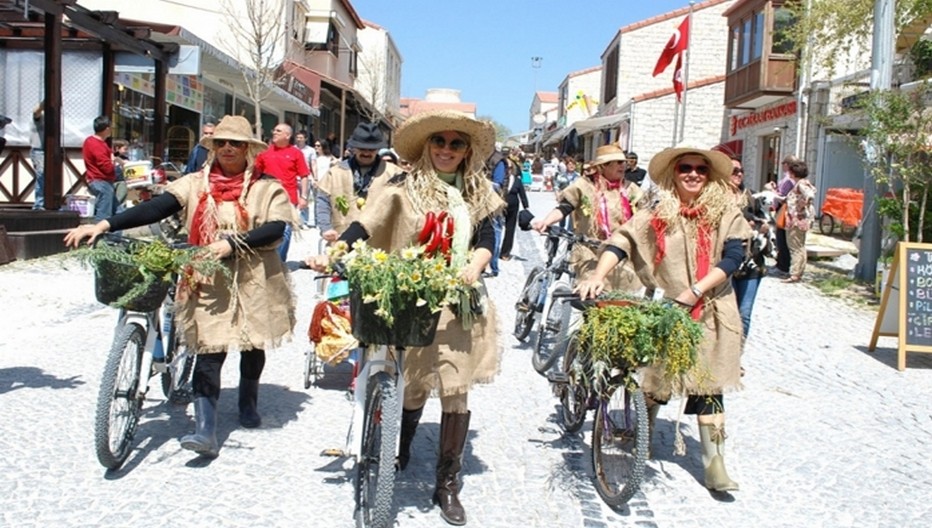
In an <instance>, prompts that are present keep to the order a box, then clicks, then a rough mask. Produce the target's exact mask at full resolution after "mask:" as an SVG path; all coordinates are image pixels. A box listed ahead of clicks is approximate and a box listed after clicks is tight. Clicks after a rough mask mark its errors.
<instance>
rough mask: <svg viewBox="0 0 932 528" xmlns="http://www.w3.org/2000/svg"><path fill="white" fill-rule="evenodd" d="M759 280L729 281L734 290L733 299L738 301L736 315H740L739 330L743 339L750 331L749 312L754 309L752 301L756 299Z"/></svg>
mask: <svg viewBox="0 0 932 528" xmlns="http://www.w3.org/2000/svg"><path fill="white" fill-rule="evenodd" d="M760 279H761V278H760V277H745V278H742V279H732V280H731V284H732V287H733V288H734V289H735V299H737V301H738V313H740V314H741V328H742V329H743V331H744V338H745V339H747V337H748V332H749V331H750V329H751V311H752V310H753V309H754V299H755V298H756V297H757V288H758V287H759V286H760Z"/></svg>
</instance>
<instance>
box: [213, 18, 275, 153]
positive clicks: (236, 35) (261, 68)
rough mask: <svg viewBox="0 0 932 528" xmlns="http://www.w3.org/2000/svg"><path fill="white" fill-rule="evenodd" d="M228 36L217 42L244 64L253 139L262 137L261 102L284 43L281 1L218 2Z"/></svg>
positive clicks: (272, 82) (266, 95) (269, 87)
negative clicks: (253, 118)
mask: <svg viewBox="0 0 932 528" xmlns="http://www.w3.org/2000/svg"><path fill="white" fill-rule="evenodd" d="M220 5H221V8H222V10H223V14H224V17H225V18H226V20H227V21H228V22H229V23H228V24H227V26H226V29H227V30H228V33H225V34H223V35H221V36H220V38H219V40H220V42H222V43H223V44H224V46H225V47H226V48H227V49H228V50H229V51H231V52H233V53H234V55H235V56H236V59H237V60H238V61H239V62H240V63H242V64H244V65H246V68H243V80H244V81H245V85H246V96H247V97H248V98H249V100H250V101H252V104H253V109H254V112H255V124H254V126H255V130H256V137H258V138H260V139H261V138H262V134H263V131H262V103H263V102H264V101H265V100H266V99H268V98H269V95H270V94H271V92H272V89H273V87H274V86H275V83H276V81H278V79H279V78H280V77H281V70H280V68H279V66H280V64H281V62H282V60H281V59H282V57H283V56H284V46H285V42H286V37H287V35H286V32H285V24H284V21H285V19H284V17H285V2H284V1H283V0H239V1H237V0H221V4H220Z"/></svg>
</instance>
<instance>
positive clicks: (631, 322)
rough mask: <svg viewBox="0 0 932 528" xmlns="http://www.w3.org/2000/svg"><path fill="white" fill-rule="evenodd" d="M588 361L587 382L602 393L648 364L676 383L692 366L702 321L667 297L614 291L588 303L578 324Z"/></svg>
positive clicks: (695, 356) (700, 339)
mask: <svg viewBox="0 0 932 528" xmlns="http://www.w3.org/2000/svg"><path fill="white" fill-rule="evenodd" d="M579 342H580V343H582V344H584V346H585V349H586V350H587V352H588V355H589V358H590V359H591V362H592V363H591V365H592V376H591V379H592V383H593V384H594V388H595V389H596V391H598V392H601V391H603V390H605V389H606V388H608V387H609V386H610V385H611V384H615V383H618V382H619V380H618V379H616V378H617V376H616V374H617V373H618V372H621V373H623V376H622V379H621V380H620V381H621V382H625V381H627V380H628V379H629V377H630V376H631V374H633V373H634V371H635V370H636V369H637V368H639V367H645V366H652V367H654V368H657V369H659V370H660V372H662V373H663V376H664V377H665V378H667V379H668V380H669V381H670V382H671V383H673V384H674V385H675V381H676V380H677V379H678V378H679V377H680V376H683V375H685V374H687V373H688V372H690V371H691V370H693V369H694V368H696V367H697V362H698V352H699V345H700V343H701V342H702V326H701V325H700V324H699V323H698V322H696V321H693V319H692V318H691V317H690V315H689V313H688V312H687V311H686V310H684V309H683V308H682V307H679V306H677V305H675V304H673V303H671V302H669V301H653V300H647V299H633V298H631V297H626V296H623V295H614V296H611V297H607V298H603V299H600V301H599V302H598V304H597V306H596V307H593V308H590V309H589V310H588V312H587V313H586V317H585V319H584V321H583V323H582V325H581V327H580V329H579Z"/></svg>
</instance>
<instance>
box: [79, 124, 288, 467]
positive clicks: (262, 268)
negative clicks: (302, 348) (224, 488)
mask: <svg viewBox="0 0 932 528" xmlns="http://www.w3.org/2000/svg"><path fill="white" fill-rule="evenodd" d="M201 145H203V146H204V147H205V148H206V149H207V150H208V156H207V165H206V170H199V171H196V172H193V173H190V174H187V175H185V176H183V177H181V178H178V179H177V180H175V181H173V182H171V183H169V184H168V186H167V187H166V188H165V192H163V193H162V194H160V195H158V196H156V197H154V198H153V199H151V200H149V201H146V202H142V203H140V204H139V205H137V206H135V207H131V208H129V209H127V210H126V211H125V212H123V213H120V214H118V215H116V216H112V217H110V218H106V219H103V220H101V221H99V222H97V223H95V224H88V225H82V226H80V227H77V228H75V229H72V230H71V231H69V232H68V234H67V235H66V236H65V243H66V244H67V245H69V246H74V247H77V246H78V245H80V243H81V241H82V240H84V239H88V243H93V242H94V240H95V239H96V238H97V237H98V236H100V235H102V234H104V233H107V232H112V231H118V230H122V229H127V228H131V227H137V226H142V225H147V224H150V223H153V222H157V221H158V220H161V219H163V218H167V217H169V216H171V215H173V214H175V213H177V212H179V211H181V212H182V213H183V217H184V218H185V225H186V226H187V230H188V233H189V235H188V241H189V242H190V243H191V244H193V245H195V246H203V247H206V248H208V249H209V250H210V251H211V252H212V253H213V255H215V256H216V257H217V258H220V259H223V260H224V262H226V263H227V265H228V266H229V267H230V271H231V274H230V275H229V276H231V277H233V279H232V280H233V281H234V282H233V283H232V284H231V283H230V282H229V281H228V280H227V279H226V277H225V276H224V274H221V273H218V274H216V275H215V276H213V277H209V278H207V279H206V280H203V281H199V282H198V284H197V287H196V289H194V290H193V291H188V292H187V293H183V292H184V290H182V291H180V292H179V295H178V298H177V299H176V305H175V324H176V327H178V328H180V329H181V331H182V336H183V337H182V339H183V342H184V343H185V344H186V345H187V346H188V347H189V348H190V349H192V350H194V352H195V353H196V354H197V356H196V360H195V363H194V376H193V389H194V416H195V425H196V430H195V432H194V433H193V434H189V435H186V436H184V437H182V438H181V447H183V448H184V449H189V450H192V451H194V452H195V453H198V454H200V455H204V456H207V457H216V456H217V455H218V453H219V449H220V448H219V444H218V442H217V400H218V398H219V397H220V386H221V384H220V372H221V369H222V367H223V363H224V360H225V359H226V356H227V353H228V352H234V351H240V363H239V368H240V381H239V422H240V425H242V426H243V427H245V428H256V427H259V426H260V425H261V424H262V418H261V416H260V415H259V412H258V396H259V378H260V376H261V375H262V370H263V368H264V366H265V348H266V347H267V346H275V345H276V344H278V343H280V342H281V341H282V340H283V339H285V338H286V337H287V336H289V335H290V334H291V331H292V328H293V327H294V323H295V315H294V303H293V300H292V294H291V291H290V289H289V286H288V277H287V271H286V269H285V267H284V266H283V264H282V262H281V259H279V257H278V254H277V253H276V252H275V247H276V246H277V244H278V242H279V240H281V238H282V235H283V233H284V231H285V225H286V224H288V223H289V222H291V219H292V217H293V214H294V209H293V207H292V206H291V203H290V201H289V197H288V194H287V193H286V192H285V190H284V189H283V188H282V186H281V184H280V183H279V182H278V180H276V179H275V178H272V177H270V176H262V175H260V174H259V173H257V172H255V171H254V161H255V159H256V156H257V155H258V154H259V152H261V151H262V150H263V149H265V144H264V143H262V142H261V141H258V140H256V139H254V138H253V136H252V130H251V127H250V125H249V121H248V120H246V118H244V117H240V116H226V117H224V118H223V119H222V120H221V121H220V123H219V124H218V125H217V127H216V129H215V131H214V135H213V137H205V138H203V139H201Z"/></svg>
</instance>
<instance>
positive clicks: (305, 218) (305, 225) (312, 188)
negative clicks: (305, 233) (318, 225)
mask: <svg viewBox="0 0 932 528" xmlns="http://www.w3.org/2000/svg"><path fill="white" fill-rule="evenodd" d="M309 138H310V135H309V134H308V133H307V130H302V131H300V132H298V133H297V134H295V136H294V146H295V147H296V148H297V149H298V150H300V151H301V153H302V154H304V161H305V162H306V163H307V168H308V170H310V171H311V173H310V174H309V175H308V177H307V194H306V195H305V196H304V200H305V202H306V204H305V206H304V208H303V209H301V211H300V212H301V229H310V227H311V217H312V216H313V215H312V213H311V210H312V209H313V208H314V202H315V200H314V195H315V192H316V189H317V179H318V178H319V177H318V176H317V173H316V169H317V167H316V166H317V149H316V148H314V147H312V146H311V145H310V144H308V139H309ZM318 143H319V142H318Z"/></svg>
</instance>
